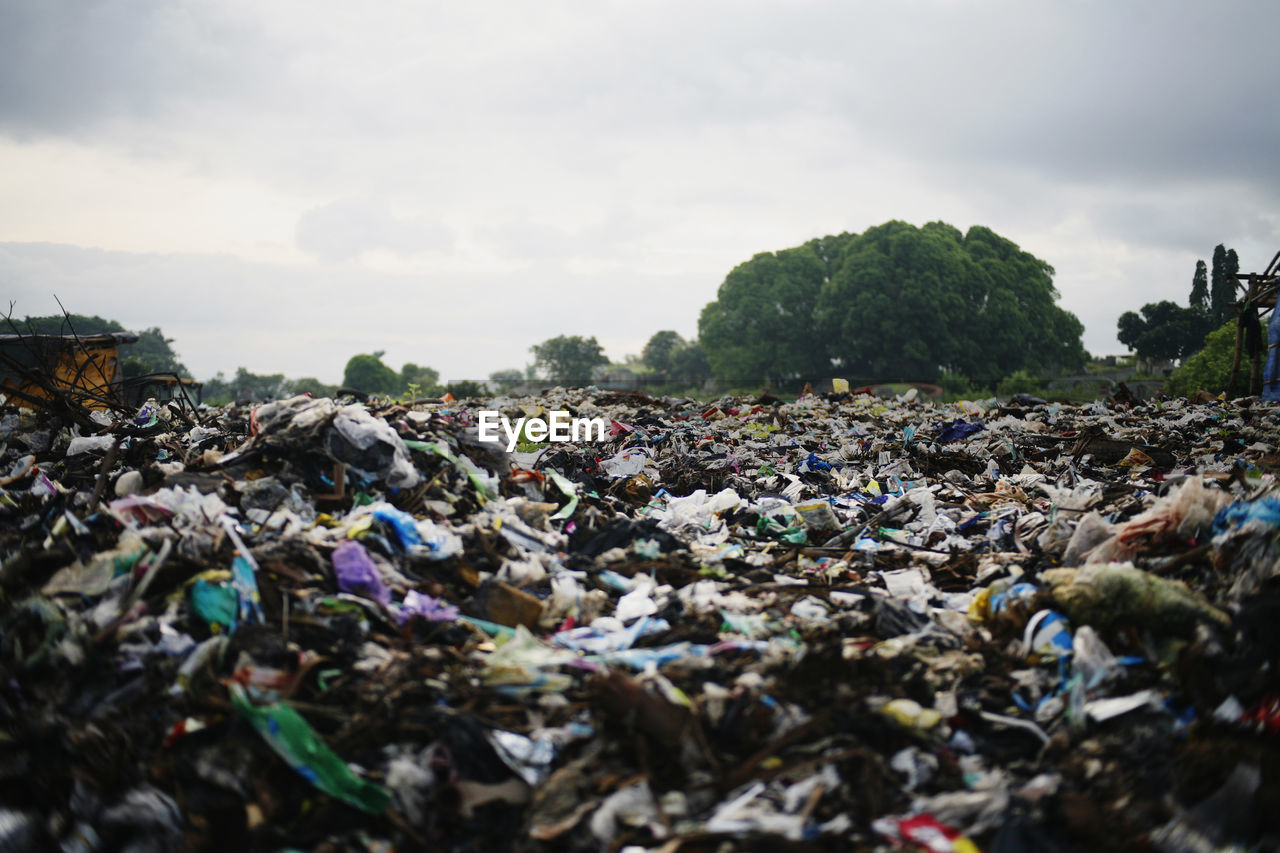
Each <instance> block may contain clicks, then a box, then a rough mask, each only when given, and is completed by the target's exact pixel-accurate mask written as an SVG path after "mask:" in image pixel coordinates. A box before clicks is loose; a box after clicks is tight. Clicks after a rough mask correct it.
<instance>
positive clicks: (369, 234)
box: [297, 198, 453, 262]
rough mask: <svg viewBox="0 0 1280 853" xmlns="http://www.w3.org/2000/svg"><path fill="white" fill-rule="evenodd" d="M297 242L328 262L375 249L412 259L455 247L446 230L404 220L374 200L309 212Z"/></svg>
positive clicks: (344, 202)
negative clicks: (415, 255) (415, 256)
mask: <svg viewBox="0 0 1280 853" xmlns="http://www.w3.org/2000/svg"><path fill="white" fill-rule="evenodd" d="M297 241H298V248H300V249H302V250H303V251H304V252H307V253H308V254H310V255H312V256H313V257H316V258H318V259H320V260H322V261H328V262H337V261H345V260H350V259H351V258H355V257H357V256H359V255H360V254H361V253H362V252H367V251H370V250H373V249H390V250H391V251H393V252H396V253H398V254H402V255H412V254H416V253H419V252H426V251H432V250H441V249H449V248H451V247H452V246H453V236H452V234H451V233H450V232H449V230H448V229H446V228H444V227H443V226H441V225H436V224H432V223H423V222H419V221H412V220H408V219H401V218H399V217H397V216H395V215H394V214H392V213H391V212H390V210H389V209H388V208H387V206H386V205H385V204H384V203H382V202H380V201H378V200H376V199H372V198H343V199H338V200H337V201H333V202H330V203H329V204H326V205H323V206H321V207H317V208H313V209H312V210H309V211H307V212H306V213H304V214H303V215H302V217H301V218H299V220H298V227H297Z"/></svg>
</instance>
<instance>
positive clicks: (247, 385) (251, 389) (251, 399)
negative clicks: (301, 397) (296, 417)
mask: <svg viewBox="0 0 1280 853" xmlns="http://www.w3.org/2000/svg"><path fill="white" fill-rule="evenodd" d="M218 375H219V376H221V375H222V374H218ZM227 389H228V391H229V396H230V399H231V400H232V401H233V402H237V403H262V402H265V401H267V400H277V399H280V398H281V397H287V396H289V395H290V393H291V391H290V389H289V384H288V380H286V379H285V378H284V374H283V373H269V374H263V375H261V376H260V375H258V374H256V373H251V372H249V370H247V369H246V368H244V367H237V368H236V375H235V376H233V377H232V378H231V380H230V382H228V383H227Z"/></svg>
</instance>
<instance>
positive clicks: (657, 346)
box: [640, 329, 684, 372]
mask: <svg viewBox="0 0 1280 853" xmlns="http://www.w3.org/2000/svg"><path fill="white" fill-rule="evenodd" d="M682 346H684V338H682V337H680V335H678V334H677V333H676V332H674V331H672V330H671V329H663V330H662V331H661V332H654V333H653V337H651V338H649V342H648V343H647V344H645V345H644V352H642V353H641V354H640V358H641V359H642V360H643V361H644V363H645V364H647V365H649V366H650V367H652V368H653V369H654V370H660V371H663V372H665V371H668V370H670V369H671V354H672V353H673V352H675V351H676V350H677V349H678V348H680V347H682Z"/></svg>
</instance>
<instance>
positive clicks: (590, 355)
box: [529, 335, 609, 385]
mask: <svg viewBox="0 0 1280 853" xmlns="http://www.w3.org/2000/svg"><path fill="white" fill-rule="evenodd" d="M529 349H530V351H531V352H532V353H533V355H534V359H535V362H534V363H535V365H536V367H537V368H538V370H540V371H541V372H542V374H543V375H544V376H546V378H547V379H548V380H550V381H551V382H554V383H556V384H557V385H587V384H590V382H591V371H592V370H593V369H594V368H596V367H598V366H602V365H606V364H608V363H609V359H607V358H606V357H605V355H604V349H603V348H602V347H601V346H600V343H599V342H598V341H597V340H596V339H595V337H594V336H592V337H590V338H583V337H581V336H580V335H574V336H573V337H569V336H567V335H560V336H559V337H555V338H549V339H547V340H545V341H543V342H542V343H540V344H534V345H533V346H532V347H530V348H529Z"/></svg>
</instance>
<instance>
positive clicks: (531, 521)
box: [0, 388, 1280, 853]
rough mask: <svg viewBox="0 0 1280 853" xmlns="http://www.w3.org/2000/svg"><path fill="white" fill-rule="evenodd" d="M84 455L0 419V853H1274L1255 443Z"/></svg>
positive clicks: (423, 414) (183, 440) (329, 446)
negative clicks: (1143, 852)
mask: <svg viewBox="0 0 1280 853" xmlns="http://www.w3.org/2000/svg"><path fill="white" fill-rule="evenodd" d="M481 409H491V410H496V411H500V412H502V413H503V414H504V415H507V416H509V417H510V418H512V419H516V418H519V417H539V416H542V415H544V414H546V413H547V412H552V411H566V412H569V413H571V414H572V415H573V416H574V417H582V418H602V419H604V420H605V421H606V422H607V423H608V425H609V431H608V434H607V435H606V437H605V438H604V439H603V440H595V441H582V442H579V443H547V442H543V443H541V444H537V443H533V442H530V441H527V440H526V441H522V442H519V443H518V446H516V447H515V448H514V449H513V450H512V451H511V452H510V453H508V452H507V451H506V447H505V444H504V443H490V442H481V441H479V440H478V431H477V429H476V426H475V424H476V420H477V413H478V412H479V411H480V410H481ZM94 417H95V418H96V421H95V422H96V423H97V424H98V425H100V427H101V429H100V430H98V431H97V432H96V434H95V433H94V432H93V431H91V430H86V429H84V428H83V426H75V427H68V426H66V425H64V424H62V423H60V422H59V421H58V420H56V419H55V418H54V417H53V416H51V415H47V414H42V413H39V412H34V411H30V410H20V409H14V408H9V409H3V410H0V441H2V442H3V447H4V451H3V457H2V458H0V474H2V476H0V489H2V491H0V514H2V518H3V525H0V556H2V558H3V563H2V564H0V595H2V596H3V598H2V599H0V600H2V602H3V603H2V604H0V667H2V668H3V672H4V673H5V677H4V681H3V684H2V685H0V717H2V718H3V734H2V735H0V804H2V805H0V848H2V849H4V850H45V849H53V848H60V849H63V850H76V851H97V850H103V851H105V850H132V851H167V850H185V849H192V850H228V849H272V850H274V849H321V850H380V851H381V850H390V849H397V850H404V849H432V850H456V851H463V850H523V851H538V850H548V851H549V850H581V851H587V850H611V851H641V850H650V851H664V853H676V851H731V850H744V851H746V850H788V851H804V850H832V851H836V850H839V851H844V850H891V849H892V850H899V849H907V850H923V851H934V853H941V852H942V851H975V850H985V851H1000V852H1001V853H1005V851H1020V850H1040V851H1054V850H1082V849H1090V850H1123V849H1135V848H1141V849H1151V850H1160V851H1183V850H1194V851H1210V850H1252V849H1276V847H1277V846H1280V739H1278V737H1280V683H1278V682H1277V676H1276V672H1277V669H1276V665H1277V656H1278V655H1280V580H1278V577H1280V497H1278V496H1277V494H1276V489H1275V484H1276V479H1275V478H1276V472H1277V470H1280V454H1278V450H1277V446H1276V445H1277V437H1278V436H1280V408H1277V407H1276V406H1274V405H1270V404H1264V403H1261V402H1259V401H1258V400H1256V399H1252V400H1242V401H1235V402H1222V401H1212V402H1208V403H1192V402H1188V401H1179V400H1165V401H1162V402H1150V403H1147V404H1134V403H1118V402H1114V401H1113V402H1098V403H1094V404H1091V405H1086V406H1069V405H1058V404H1050V403H1045V402H1044V401H1042V400H1037V399H1035V398H1029V397H1015V398H1014V399H1013V400H1012V401H1009V402H1005V403H1000V402H997V401H995V400H990V401H985V402H982V401H980V402H965V403H957V404H946V405H943V404H935V403H930V402H927V401H922V400H918V399H914V398H912V397H911V396H910V395H908V396H906V397H900V398H897V399H893V400H886V399H881V398H878V397H874V396H870V395H869V394H857V393H854V394H850V393H843V394H839V395H834V394H833V395H826V396H821V395H806V396H803V397H801V398H800V399H799V400H796V401H791V402H783V401H780V400H777V399H773V398H771V397H768V396H767V395H766V396H761V397H758V398H725V399H721V400H718V401H715V402H712V403H707V402H701V403H700V402H696V401H693V400H687V399H672V398H664V399H653V398H650V397H647V396H645V395H643V394H636V393H632V394H623V393H616V392H606V391H601V390H598V389H594V388H591V389H584V390H569V391H566V390H563V389H556V390H552V391H549V392H546V393H544V394H542V395H540V396H537V397H525V398H497V399H492V400H471V401H461V402H459V401H451V400H448V399H446V400H445V401H442V402H437V403H418V404H414V405H396V404H391V405H385V406H381V407H378V406H373V407H369V406H366V405H362V404H356V403H353V402H351V401H334V400H330V399H311V398H308V397H297V398H293V399H289V400H283V401H279V402H275V403H270V404H267V405H263V406H260V407H257V408H252V409H236V408H234V407H230V408H226V409H219V410H211V411H208V412H205V413H203V414H202V415H201V416H200V417H199V419H198V420H191V419H186V418H180V417H177V416H176V415H175V413H174V412H172V411H170V410H169V409H167V408H166V407H164V406H157V405H154V404H149V405H148V406H145V407H144V408H143V410H142V411H141V412H139V413H138V414H137V417H136V418H133V419H132V420H126V421H119V420H113V419H112V418H111V417H110V416H106V415H95V416H94Z"/></svg>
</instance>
